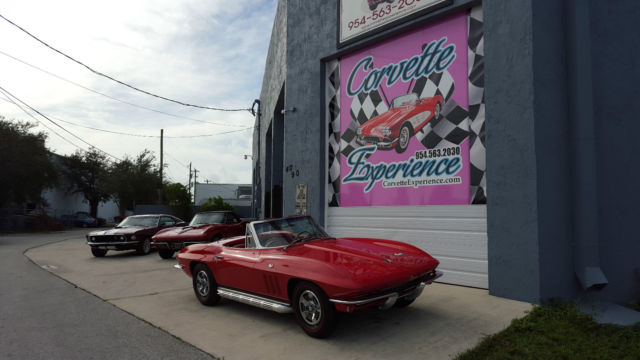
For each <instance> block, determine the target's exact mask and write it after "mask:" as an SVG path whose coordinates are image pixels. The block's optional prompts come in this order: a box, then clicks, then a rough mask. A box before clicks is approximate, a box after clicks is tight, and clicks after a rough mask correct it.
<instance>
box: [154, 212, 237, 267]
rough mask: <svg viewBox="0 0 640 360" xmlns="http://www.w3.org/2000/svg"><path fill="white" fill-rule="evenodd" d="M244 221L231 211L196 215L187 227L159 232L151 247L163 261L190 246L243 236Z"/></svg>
mask: <svg viewBox="0 0 640 360" xmlns="http://www.w3.org/2000/svg"><path fill="white" fill-rule="evenodd" d="M246 225H247V222H246V221H242V220H240V218H239V217H238V215H236V214H235V213H234V212H233V211H208V212H201V213H197V214H196V215H195V216H194V217H193V219H191V222H190V223H189V225H188V226H184V227H180V228H174V229H167V230H165V231H159V232H158V233H157V234H156V235H155V236H154V237H153V238H152V246H153V248H155V249H158V254H159V255H160V257H161V258H163V259H170V258H171V257H173V254H174V253H175V252H176V251H178V250H180V249H182V248H183V247H185V246H187V245H191V244H198V243H207V242H212V241H217V240H220V239H222V238H225V237H230V236H238V235H242V234H244V231H245V227H246Z"/></svg>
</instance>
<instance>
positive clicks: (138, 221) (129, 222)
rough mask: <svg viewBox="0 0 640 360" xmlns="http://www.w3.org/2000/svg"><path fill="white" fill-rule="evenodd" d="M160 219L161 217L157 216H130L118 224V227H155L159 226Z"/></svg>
mask: <svg viewBox="0 0 640 360" xmlns="http://www.w3.org/2000/svg"><path fill="white" fill-rule="evenodd" d="M158 219H159V217H157V216H142V217H135V216H129V217H128V218H126V219H124V220H123V221H122V222H121V223H120V224H118V226H117V227H134V226H135V227H154V226H157V225H158Z"/></svg>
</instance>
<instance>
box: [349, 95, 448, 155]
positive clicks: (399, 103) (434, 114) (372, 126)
mask: <svg viewBox="0 0 640 360" xmlns="http://www.w3.org/2000/svg"><path fill="white" fill-rule="evenodd" d="M443 103H444V99H443V98H442V96H440V95H436V96H433V97H428V98H423V99H419V98H418V95H417V94H415V93H409V94H406V95H401V96H398V97H397V98H395V99H393V101H392V102H391V108H390V109H389V111H387V112H384V113H382V114H380V115H378V116H376V117H374V118H372V119H370V120H369V121H367V122H365V123H364V124H362V125H360V127H359V128H358V130H356V133H357V135H358V137H357V138H356V141H357V142H358V144H360V145H376V146H377V147H378V149H382V150H389V149H391V148H395V149H396V151H397V152H398V153H403V152H404V151H405V150H407V147H408V146H409V140H410V139H411V137H412V136H413V135H414V134H415V133H416V132H418V131H420V130H421V129H422V128H423V127H424V126H425V125H426V124H427V123H428V122H429V121H430V120H432V119H438V118H439V117H440V111H441V110H442V105H443Z"/></svg>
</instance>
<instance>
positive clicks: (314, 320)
mask: <svg viewBox="0 0 640 360" xmlns="http://www.w3.org/2000/svg"><path fill="white" fill-rule="evenodd" d="M176 258H177V260H178V264H177V265H176V267H177V268H180V269H182V270H183V271H184V272H185V273H186V274H187V275H189V276H191V277H192V278H193V281H192V282H193V290H194V292H195V295H196V297H197V298H198V300H200V302H201V303H202V304H204V305H215V304H217V303H218V301H220V298H226V299H231V300H235V301H239V302H242V303H246V304H249V305H254V306H258V307H261V308H264V309H268V310H273V311H276V312H279V313H287V312H294V313H295V315H296V319H297V321H298V324H299V325H300V327H302V329H303V330H304V331H305V332H306V333H307V334H309V335H310V336H313V337H326V336H328V335H329V334H330V333H331V331H332V330H333V328H334V327H335V323H336V312H338V311H340V312H352V311H356V310H359V309H362V308H365V307H371V306H377V307H380V308H382V309H387V308H389V307H391V306H396V307H404V306H407V305H409V304H411V303H412V302H413V301H414V300H415V299H416V298H417V297H418V296H419V295H420V294H421V293H422V290H423V288H424V286H425V285H427V284H431V283H432V282H433V280H435V279H437V278H438V277H440V276H441V275H442V274H441V273H440V272H438V271H436V267H437V266H438V264H439V262H438V260H436V259H434V258H433V257H431V256H430V255H429V254H427V253H426V252H424V251H422V250H420V249H418V248H416V247H414V246H411V245H409V244H405V243H401V242H397V241H391V240H380V239H364V238H340V239H336V238H332V237H330V236H329V235H327V234H326V233H325V232H324V230H323V229H322V228H321V227H320V226H318V225H316V223H315V222H314V221H313V219H311V217H308V216H296V217H289V218H284V219H273V220H265V221H254V222H252V223H250V224H249V225H247V230H246V234H245V236H239V237H234V238H229V239H224V240H222V241H218V242H214V243H210V244H198V245H191V246H188V247H186V248H184V249H182V251H180V253H179V254H178V255H177V256H176Z"/></svg>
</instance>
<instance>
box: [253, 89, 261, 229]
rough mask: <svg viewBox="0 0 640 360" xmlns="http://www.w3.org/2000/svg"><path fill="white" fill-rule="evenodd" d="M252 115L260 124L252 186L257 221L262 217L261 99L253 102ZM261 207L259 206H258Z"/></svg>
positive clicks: (254, 212) (254, 215) (254, 214)
mask: <svg viewBox="0 0 640 360" xmlns="http://www.w3.org/2000/svg"><path fill="white" fill-rule="evenodd" d="M256 105H258V109H257V110H254V108H255V107H256ZM251 113H252V114H253V116H255V117H256V123H257V124H258V126H257V127H258V155H257V156H256V158H255V159H254V160H255V164H256V168H255V170H254V173H255V175H254V179H253V181H255V184H251V185H252V186H251V193H252V196H251V201H252V204H251V208H252V210H253V217H254V218H255V219H258V218H259V217H260V216H259V214H260V208H261V207H262V191H261V190H262V187H261V184H262V181H261V179H262V177H261V176H260V149H261V147H260V146H261V144H262V142H261V139H262V133H261V132H260V129H261V122H262V116H261V115H262V113H261V112H260V100H259V99H255V100H254V101H253V105H251ZM257 196H260V199H261V200H260V201H259V202H258V198H257ZM258 205H259V206H258Z"/></svg>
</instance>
